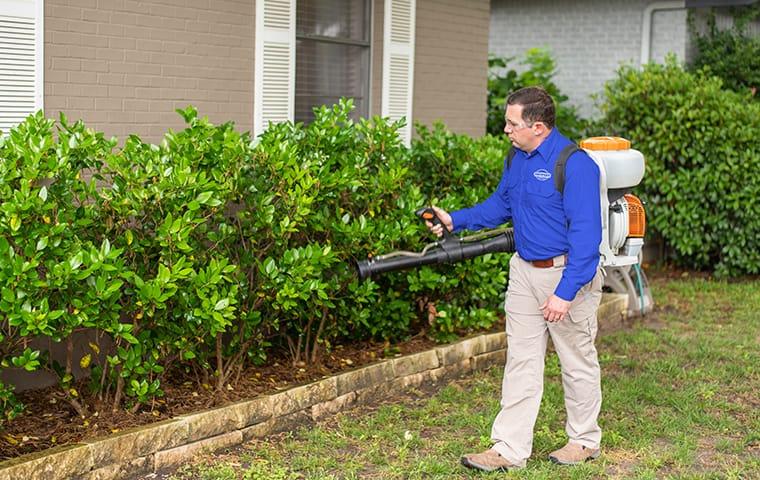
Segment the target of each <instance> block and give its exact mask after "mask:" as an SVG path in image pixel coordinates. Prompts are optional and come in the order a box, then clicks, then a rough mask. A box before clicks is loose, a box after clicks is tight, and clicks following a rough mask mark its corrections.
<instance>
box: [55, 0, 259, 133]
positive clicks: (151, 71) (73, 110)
mask: <svg viewBox="0 0 760 480" xmlns="http://www.w3.org/2000/svg"><path fill="white" fill-rule="evenodd" d="M253 35H254V2H253V0H213V1H210V0H139V1H138V0H47V1H46V2H45V111H46V114H47V115H48V116H49V117H53V116H56V117H57V115H58V112H59V111H63V112H65V113H66V114H67V115H68V116H69V118H71V119H78V118H81V119H83V120H84V121H85V122H86V123H87V124H88V125H89V126H90V127H92V128H95V129H98V130H102V131H104V132H105V133H106V135H117V136H119V137H124V136H125V135H127V134H130V133H136V134H138V135H140V136H141V137H142V138H143V139H144V140H147V141H151V142H157V141H159V140H160V139H161V136H162V135H163V133H165V132H166V131H167V129H168V128H172V129H179V128H183V125H184V124H183V122H182V119H181V118H180V116H179V115H177V114H176V113H175V111H174V110H175V109H177V108H184V107H186V106H187V105H188V104H192V105H195V106H196V107H197V108H198V111H199V113H200V114H201V115H205V116H208V117H209V118H210V119H211V120H212V121H214V122H223V121H227V120H233V121H235V122H236V124H237V125H238V127H239V128H240V129H241V130H250V129H251V128H252V118H253V53H254V37H253Z"/></svg>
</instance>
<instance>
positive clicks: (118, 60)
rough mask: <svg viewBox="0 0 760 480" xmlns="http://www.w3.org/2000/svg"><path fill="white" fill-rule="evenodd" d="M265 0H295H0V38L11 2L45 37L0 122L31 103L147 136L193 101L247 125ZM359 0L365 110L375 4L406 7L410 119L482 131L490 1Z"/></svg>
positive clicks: (381, 16)
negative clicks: (365, 57)
mask: <svg viewBox="0 0 760 480" xmlns="http://www.w3.org/2000/svg"><path fill="white" fill-rule="evenodd" d="M358 1H361V0H358ZM262 2H263V3H262ZM267 2H269V3H268V4H270V5H272V6H273V7H272V8H274V9H277V8H280V7H282V6H283V5H284V6H285V7H287V6H288V5H290V6H291V7H292V9H295V5H296V3H297V2H296V0H213V1H211V0H2V2H0V32H2V31H3V30H2V28H3V26H6V27H7V26H8V25H11V27H8V28H6V29H5V30H6V34H7V33H8V32H10V34H14V33H13V32H14V31H15V30H14V29H13V28H14V27H13V25H12V24H13V22H12V21H11V22H10V23H9V20H8V19H9V18H10V19H11V20H13V18H14V17H13V15H14V13H13V10H12V8H13V7H14V5H16V6H19V8H21V7H24V4H26V7H28V8H27V10H28V11H33V10H34V9H35V8H36V9H37V11H38V12H39V11H42V12H44V13H43V14H42V16H43V18H42V19H41V20H42V21H41V22H40V19H39V18H37V19H36V20H37V25H38V27H39V26H40V25H41V27H40V30H41V31H42V35H43V37H44V43H43V44H42V48H41V52H42V53H41V54H40V53H39V51H40V49H38V50H37V54H36V55H37V59H36V60H35V62H37V63H39V62H40V61H41V63H42V65H43V66H44V69H43V71H42V73H41V78H42V79H43V80H42V82H41V83H42V86H41V90H42V91H41V92H37V96H38V97H39V98H38V100H37V102H36V105H32V104H31V103H30V102H31V101H27V100H24V101H23V102H17V104H15V105H11V104H9V103H3V101H2V100H0V125H2V117H3V115H4V114H5V113H7V112H8V111H12V110H14V109H17V108H16V107H18V106H19V105H23V108H22V110H24V109H26V110H27V111H28V112H31V111H33V110H35V108H33V107H34V106H42V107H43V108H44V110H45V113H46V116H48V117H57V115H58V112H65V113H66V114H67V116H69V117H70V118H72V119H77V118H81V119H83V120H84V121H85V122H86V123H87V125H88V126H90V127H92V128H95V129H98V130H101V131H103V132H105V134H106V135H116V136H118V137H120V138H123V137H124V136H126V135H128V134H131V133H135V134H138V135H140V136H141V137H142V138H143V139H144V140H147V141H151V142H156V141H159V140H160V138H161V136H162V135H163V133H164V132H166V131H167V129H169V128H172V129H178V128H181V127H182V125H183V124H182V120H181V118H180V117H179V115H177V114H176V113H175V111H174V110H175V109H177V108H184V107H185V106H187V105H188V104H192V105H194V106H196V107H197V108H198V110H199V112H200V113H201V114H202V115H206V116H208V117H209V118H210V119H211V120H212V121H214V122H223V121H227V120H232V121H234V122H235V123H236V124H237V126H238V128H239V129H241V130H252V129H253V127H254V116H255V111H254V109H255V107H254V105H255V104H256V101H257V97H256V96H257V95H260V94H261V92H257V91H256V88H255V87H256V69H257V65H256V61H255V60H256V54H255V52H256V42H257V31H256V26H257V22H256V12H257V7H261V6H262V5H263V4H267ZM367 2H368V4H369V5H370V12H371V19H370V22H369V24H370V25H371V29H370V32H369V35H370V38H371V40H370V42H369V45H370V46H369V48H370V58H371V62H370V65H371V67H370V68H369V72H367V73H365V74H366V75H368V76H369V82H368V83H369V86H370V88H369V92H370V94H369V100H370V101H369V115H375V114H382V113H383V111H382V103H381V99H382V97H383V94H384V91H383V89H382V85H383V81H384V79H383V65H384V62H383V60H384V58H383V48H384V45H385V44H387V42H385V40H386V39H385V38H384V30H385V28H384V27H385V25H384V21H385V18H386V17H385V10H386V6H387V5H396V6H400V8H407V9H408V8H410V7H411V9H412V10H411V15H412V20H413V23H412V25H415V23H416V28H415V31H414V32H413V33H414V34H413V35H412V39H413V42H414V43H413V53H414V56H413V72H414V75H413V82H410V84H411V85H412V92H413V93H412V95H411V98H410V103H409V105H408V106H411V112H412V119H413V121H421V122H423V123H428V124H429V123H431V122H432V121H434V120H442V121H443V122H444V123H446V124H447V125H449V126H450V128H452V129H453V130H454V131H457V132H461V133H467V134H470V135H481V134H483V133H484V131H485V108H484V106H485V102H486V64H487V54H488V25H489V16H490V4H489V0H416V1H415V0H367ZM259 3H262V4H261V5H259ZM334 3H335V2H334ZM337 3H339V2H337ZM9 8H10V9H11V10H9ZM293 14H294V12H291V15H293ZM39 16H40V15H39V14H37V17H39ZM4 20H6V21H5V22H4ZM415 20H416V22H415ZM0 35H2V33H0ZM7 53H8V51H5V52H4V51H3V47H2V43H0V87H2V86H3V85H6V84H5V83H2V79H3V78H4V77H3V75H4V74H6V73H8V72H9V71H10V72H11V73H13V71H14V70H13V68H11V67H9V66H8V64H6V63H5V62H4V60H3V59H4V58H10V57H9V56H8V55H5V54H7ZM11 53H13V52H11ZM40 57H41V60H40ZM4 69H5V70H6V71H5V72H3V70H4ZM38 78H39V76H38ZM2 88H5V87H2ZM4 109H5V111H6V112H4ZM7 122H8V120H7V119H6V126H5V128H4V129H7V126H8V123H7ZM0 128H2V127H0Z"/></svg>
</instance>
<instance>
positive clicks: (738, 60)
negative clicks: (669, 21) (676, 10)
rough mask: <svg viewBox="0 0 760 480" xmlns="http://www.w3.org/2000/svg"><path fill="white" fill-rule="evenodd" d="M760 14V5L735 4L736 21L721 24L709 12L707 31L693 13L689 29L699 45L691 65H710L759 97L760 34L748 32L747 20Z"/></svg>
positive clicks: (738, 88)
mask: <svg viewBox="0 0 760 480" xmlns="http://www.w3.org/2000/svg"><path fill="white" fill-rule="evenodd" d="M758 17H760V6H758V5H753V6H750V7H736V8H735V9H734V25H733V27H731V28H728V29H722V30H721V29H720V28H718V26H717V24H716V21H715V13H714V12H711V13H710V14H709V15H708V16H707V25H706V27H707V28H706V32H705V33H700V32H699V31H698V29H697V28H696V26H695V22H694V17H693V16H692V17H690V19H691V22H690V27H691V28H690V29H691V32H692V35H693V37H694V40H695V44H696V47H697V54H696V56H695V58H694V60H693V62H692V65H691V68H692V69H693V70H694V71H699V70H702V69H705V68H708V69H709V70H710V72H711V73H712V74H713V75H715V76H717V77H720V78H721V79H723V85H724V86H725V87H726V88H729V89H731V90H734V91H742V90H749V91H751V92H752V95H753V96H754V97H755V98H757V89H758V87H760V38H759V37H757V36H752V35H750V34H749V33H748V32H747V24H748V23H749V22H751V21H753V20H755V19H757V18H758Z"/></svg>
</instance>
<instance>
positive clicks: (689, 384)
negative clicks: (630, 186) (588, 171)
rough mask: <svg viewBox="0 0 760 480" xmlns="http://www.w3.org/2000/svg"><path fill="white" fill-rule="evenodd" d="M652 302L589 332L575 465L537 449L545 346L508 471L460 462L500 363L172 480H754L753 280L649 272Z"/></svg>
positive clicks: (757, 448) (552, 395) (553, 405)
mask: <svg viewBox="0 0 760 480" xmlns="http://www.w3.org/2000/svg"><path fill="white" fill-rule="evenodd" d="M653 290H654V293H655V298H656V302H657V304H658V310H657V312H656V313H655V314H654V315H652V316H650V317H649V318H648V319H647V320H646V321H644V322H642V323H638V324H637V325H636V326H635V327H634V328H632V329H631V330H626V331H619V332H616V333H612V334H609V335H606V336H603V337H601V338H600V339H599V340H598V342H597V345H598V349H599V352H600V362H601V364H602V376H603V395H604V405H603V409H602V414H601V417H600V424H601V426H602V429H603V431H604V438H603V440H602V448H603V455H602V457H600V458H599V459H598V460H597V461H594V462H589V463H586V464H584V465H580V466H577V467H561V466H556V465H554V464H552V463H550V462H549V461H547V460H546V457H547V454H548V453H549V452H551V451H552V450H554V449H555V448H558V447H560V446H562V445H563V444H564V443H565V442H566V440H567V439H566V436H565V433H564V417H565V414H564V405H563V400H562V387H561V384H560V378H559V364H558V362H557V359H556V356H555V355H554V354H550V355H549V356H548V357H547V368H546V377H547V378H546V382H545V390H544V399H543V403H542V405H541V412H540V414H539V418H538V422H537V424H536V428H535V438H534V442H533V445H534V449H533V456H532V457H531V458H530V460H529V461H528V466H527V467H526V468H524V469H522V470H518V471H515V472H510V473H509V474H503V473H501V474H499V473H496V474H481V473H477V472H472V471H468V470H466V469H464V468H463V467H461V466H460V465H459V457H460V456H461V455H462V454H463V453H466V452H471V451H479V450H482V449H484V448H486V447H488V446H489V445H490V441H489V434H490V428H491V422H492V420H493V418H494V416H495V415H496V412H497V411H498V408H499V396H500V394H499V389H500V385H501V374H502V369H501V368H495V369H493V370H491V371H489V372H485V373H479V374H477V375H475V376H473V377H470V378H467V379H463V380H459V381H456V382H453V383H451V384H449V385H448V386H446V387H445V388H444V389H443V390H441V391H439V392H438V393H437V394H435V395H432V396H431V395H426V394H423V393H422V392H412V393H411V394H407V395H405V396H400V397H399V398H398V399H397V400H396V403H390V404H384V405H381V406H379V407H374V408H371V407H367V408H360V409H356V410H353V411H349V412H345V413H343V414H340V415H338V416H336V417H334V418H332V419H330V420H327V421H325V422H323V423H321V424H319V425H317V426H316V427H310V428H303V429H301V430H299V431H296V432H291V433H288V434H283V435H278V436H274V437H271V438H268V439H265V440H259V441H254V442H251V443H248V444H246V445H245V446H243V447H242V448H240V449H237V450H234V451H231V452H229V453H226V454H220V455H211V456H206V457H204V458H202V459H200V460H199V461H198V462H196V463H195V464H193V465H188V466H186V467H184V468H182V469H180V470H179V471H177V472H176V473H175V474H174V478H175V479H189V478H200V479H207V480H211V479H219V480H228V479H249V480H250V479H272V480H278V479H282V480H285V479H288V480H289V479H301V478H308V479H360V478H361V479H381V478H382V479H423V478H424V479H435V478H440V479H449V478H453V479H465V478H524V479H528V478H530V479H556V478H560V479H587V478H626V479H627V478H635V479H661V478H672V479H723V478H728V479H732V478H736V479H745V478H746V479H749V478H760V393H758V392H760V371H759V370H758V365H759V364H760V346H759V345H760V314H759V313H758V310H760V280H754V281H744V282H737V283H726V282H719V281H714V280H705V279H690V278H683V279H679V280H676V281H667V282H666V281H663V280H657V281H655V282H654V285H653Z"/></svg>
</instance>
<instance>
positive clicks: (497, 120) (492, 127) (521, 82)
mask: <svg viewBox="0 0 760 480" xmlns="http://www.w3.org/2000/svg"><path fill="white" fill-rule="evenodd" d="M513 61H514V58H502V57H495V56H490V57H489V59H488V117H487V123H486V131H487V132H488V133H490V134H491V135H494V136H500V135H503V134H504V113H505V110H504V109H505V102H506V100H507V97H508V96H509V94H510V93H512V92H514V91H515V90H518V89H520V88H523V87H531V86H540V87H544V88H545V89H546V91H547V92H548V93H549V95H551V96H552V98H553V99H554V103H555V104H556V106H557V126H558V128H559V129H560V130H561V131H562V133H564V134H565V135H566V136H567V137H568V138H570V139H572V140H575V141H576V142H577V141H579V140H581V139H582V138H583V137H584V135H585V133H586V129H587V127H588V122H587V121H586V120H584V119H583V118H581V117H580V116H579V115H578V112H577V111H576V109H575V107H573V106H570V105H568V104H567V100H568V98H567V96H566V95H563V94H562V93H561V92H560V91H559V88H558V87H557V85H556V84H555V83H554V81H553V80H552V79H553V78H554V76H555V75H556V74H557V67H556V65H555V63H554V59H553V58H552V57H551V54H550V53H549V52H548V51H547V50H544V49H541V48H531V49H529V50H528V51H527V52H526V53H525V59H523V60H522V61H520V65H524V66H525V67H526V68H525V70H524V71H523V72H522V73H517V71H516V70H515V69H513V68H510V69H508V68H507V67H508V66H509V65H510V64H511V63H512V62H513Z"/></svg>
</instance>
